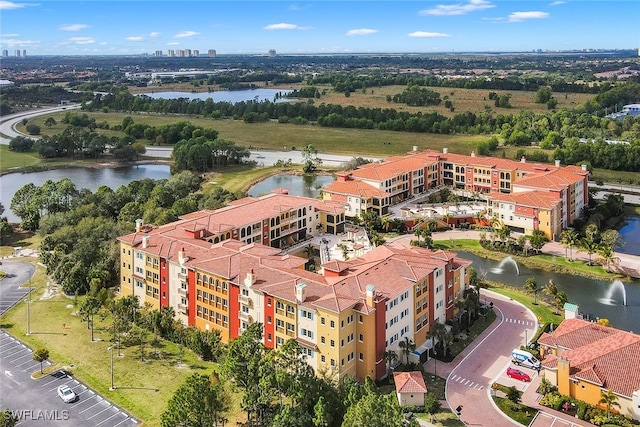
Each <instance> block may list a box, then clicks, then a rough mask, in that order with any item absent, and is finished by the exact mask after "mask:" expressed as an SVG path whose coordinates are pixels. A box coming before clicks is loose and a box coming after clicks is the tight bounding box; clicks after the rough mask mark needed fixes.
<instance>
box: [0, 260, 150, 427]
mask: <svg viewBox="0 0 640 427" xmlns="http://www.w3.org/2000/svg"><path fill="white" fill-rule="evenodd" d="M2 270H3V271H4V272H6V273H7V276H5V278H4V279H2V280H0V302H1V304H0V314H3V313H4V312H6V311H7V310H8V309H9V308H11V307H13V306H14V305H15V304H17V303H18V302H19V301H20V300H21V299H23V298H24V297H25V296H26V295H27V294H28V293H29V288H28V287H20V286H21V285H23V284H25V283H28V281H29V279H30V278H31V276H32V275H33V273H34V271H35V268H34V266H33V265H32V264H30V263H26V262H18V261H10V260H7V259H3V260H2ZM35 333H37V332H34V334H35ZM63 336H64V334H63V333H61V339H62V338H63ZM50 365H51V363H49V362H45V363H44V366H50ZM39 369H40V363H38V362H36V361H34V360H33V350H32V349H31V348H29V347H27V346H26V345H24V344H23V343H22V342H20V341H18V340H17V339H15V338H14V337H12V336H10V335H9V334H7V333H6V332H5V331H4V330H0V408H1V409H4V408H8V409H9V410H11V411H12V412H13V413H14V414H16V415H17V416H18V417H19V420H20V421H19V423H18V424H17V425H19V426H61V427H62V426H74V427H75V426H78V427H95V426H101V427H116V426H118V427H129V426H136V425H138V421H137V420H135V419H134V418H132V417H131V416H130V415H129V414H127V413H126V412H125V411H123V410H122V409H120V408H119V407H117V406H116V405H114V404H112V403H111V402H109V401H108V400H106V399H105V398H103V397H102V396H100V395H99V394H97V393H96V392H95V391H94V390H92V389H90V388H89V387H87V386H86V385H85V384H83V383H81V382H80V381H78V380H76V379H75V378H73V377H72V376H71V375H69V374H67V373H66V372H64V371H56V372H54V373H52V374H50V375H46V376H44V377H43V378H40V379H37V380H34V379H32V378H31V375H32V374H33V373H34V372H37V371H38V370H39ZM62 384H66V385H68V386H69V387H71V388H72V389H73V391H74V392H75V393H76V394H77V395H78V400H76V401H75V402H73V403H70V404H67V403H64V402H62V400H61V399H60V398H59V397H58V395H57V393H56V390H57V388H58V386H60V385H62Z"/></svg>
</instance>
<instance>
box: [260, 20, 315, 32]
mask: <svg viewBox="0 0 640 427" xmlns="http://www.w3.org/2000/svg"><path fill="white" fill-rule="evenodd" d="M262 29H263V30H306V29H308V27H301V26H299V25H296V24H287V23H285V22H281V23H279V24H269V25H267V26H265V27H262Z"/></svg>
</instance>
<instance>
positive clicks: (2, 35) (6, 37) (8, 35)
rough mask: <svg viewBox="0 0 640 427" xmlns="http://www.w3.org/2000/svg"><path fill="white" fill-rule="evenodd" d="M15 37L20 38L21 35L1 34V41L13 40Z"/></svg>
mask: <svg viewBox="0 0 640 427" xmlns="http://www.w3.org/2000/svg"><path fill="white" fill-rule="evenodd" d="M14 37H20V34H18V33H12V34H0V39H12V38H14Z"/></svg>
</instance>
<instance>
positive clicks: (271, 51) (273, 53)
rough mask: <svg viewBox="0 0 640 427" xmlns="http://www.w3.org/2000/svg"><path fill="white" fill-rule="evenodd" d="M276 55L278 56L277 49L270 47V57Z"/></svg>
mask: <svg viewBox="0 0 640 427" xmlns="http://www.w3.org/2000/svg"><path fill="white" fill-rule="evenodd" d="M275 57H276V50H275V49H269V58H275Z"/></svg>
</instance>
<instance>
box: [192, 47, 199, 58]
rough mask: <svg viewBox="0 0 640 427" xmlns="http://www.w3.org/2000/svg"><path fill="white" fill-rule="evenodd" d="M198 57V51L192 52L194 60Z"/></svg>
mask: <svg viewBox="0 0 640 427" xmlns="http://www.w3.org/2000/svg"><path fill="white" fill-rule="evenodd" d="M199 56H200V51H199V50H198V49H195V50H194V51H193V57H194V58H198V57H199Z"/></svg>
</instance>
